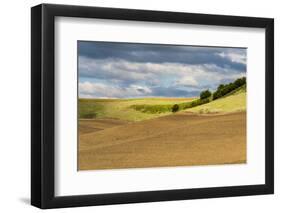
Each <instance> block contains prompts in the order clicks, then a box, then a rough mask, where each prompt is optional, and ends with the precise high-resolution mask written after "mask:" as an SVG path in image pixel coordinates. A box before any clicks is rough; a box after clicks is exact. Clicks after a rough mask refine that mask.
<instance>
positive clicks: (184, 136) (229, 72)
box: [77, 40, 247, 171]
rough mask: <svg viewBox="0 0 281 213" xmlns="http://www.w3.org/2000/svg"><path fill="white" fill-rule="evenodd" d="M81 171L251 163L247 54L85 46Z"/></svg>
mask: <svg viewBox="0 0 281 213" xmlns="http://www.w3.org/2000/svg"><path fill="white" fill-rule="evenodd" d="M77 60H78V61H77V72H78V73H77V76H78V106H77V108H78V153H77V155H78V156H77V157H78V168H77V169H78V171H80V170H103V169H129V168H151V167H178V166H203V165H226V166H227V165H229V164H245V163H247V140H246V138H247V134H246V133H247V127H246V123H247V107H246V106H247V101H246V99H247V79H246V76H247V48H245V47H221V46H218V47H217V46H192V45H175V44H148V43H123V42H107V41H82V40H79V41H77Z"/></svg>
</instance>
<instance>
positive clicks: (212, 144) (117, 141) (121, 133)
mask: <svg viewBox="0 0 281 213" xmlns="http://www.w3.org/2000/svg"><path fill="white" fill-rule="evenodd" d="M78 152H79V153H78V158H79V165H78V166H79V170H93V169H120V168H144V167H168V166H191V165H214V164H235V163H246V112H239V113H231V114H214V115H198V114H188V113H183V112H182V113H177V114H174V115H169V116H165V117H160V118H156V119H151V120H145V121H140V122H136V123H126V122H124V121H118V120H109V119H107V120H80V122H79V150H78Z"/></svg>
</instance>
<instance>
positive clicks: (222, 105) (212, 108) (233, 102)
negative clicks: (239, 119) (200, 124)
mask: <svg viewBox="0 0 281 213" xmlns="http://www.w3.org/2000/svg"><path fill="white" fill-rule="evenodd" d="M246 95H247V92H246V85H244V86H242V87H240V88H238V89H236V90H235V91H233V92H231V93H229V94H227V95H225V96H224V97H222V98H219V99H217V100H214V101H212V102H210V103H207V104H204V105H200V106H197V107H194V108H190V109H188V110H186V111H187V112H196V113H217V112H222V113H227V112H237V111H246V99H247V98H246Z"/></svg>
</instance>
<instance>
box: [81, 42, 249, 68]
mask: <svg viewBox="0 0 281 213" xmlns="http://www.w3.org/2000/svg"><path fill="white" fill-rule="evenodd" d="M78 46H79V48H78V54H79V56H84V57H88V58H91V59H122V60H126V61H130V62H140V63H143V62H145V63H183V64H192V65H196V64H216V65H217V66H219V67H222V68H230V69H233V70H237V71H241V70H245V69H246V65H245V63H239V62H238V61H234V60H231V58H230V57H222V55H221V53H228V52H236V53H237V54H239V53H243V52H245V50H244V49H238V48H236V49H235V48H206V47H194V46H176V45H159V44H134V43H116V42H88V41H79V44H78Z"/></svg>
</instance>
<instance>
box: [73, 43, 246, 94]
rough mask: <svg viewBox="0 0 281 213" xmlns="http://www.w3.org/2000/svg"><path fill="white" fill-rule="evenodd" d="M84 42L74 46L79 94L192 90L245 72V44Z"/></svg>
mask: <svg viewBox="0 0 281 213" xmlns="http://www.w3.org/2000/svg"><path fill="white" fill-rule="evenodd" d="M86 43H87V45H86V46H85V44H86ZM86 43H84V42H82V43H81V44H80V43H79V52H78V53H79V57H78V69H79V96H81V97H108V98H126V97H147V96H169V97H171V96H174V97H182V96H197V95H198V94H199V93H200V91H202V89H215V88H216V87H217V85H218V84H221V83H227V82H230V81H233V80H234V79H236V78H238V77H242V76H245V75H246V50H245V49H238V48H211V47H204V48H203V47H188V46H171V45H168V46H167V45H166V46H165V45H142V44H141V45H138V44H124V43H107V42H86ZM80 46H81V47H83V48H81V47H80ZM93 50H95V51H94V52H93ZM177 58H181V59H180V60H178V59H177ZM158 59H159V60H158ZM160 59H161V60H160Z"/></svg>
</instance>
